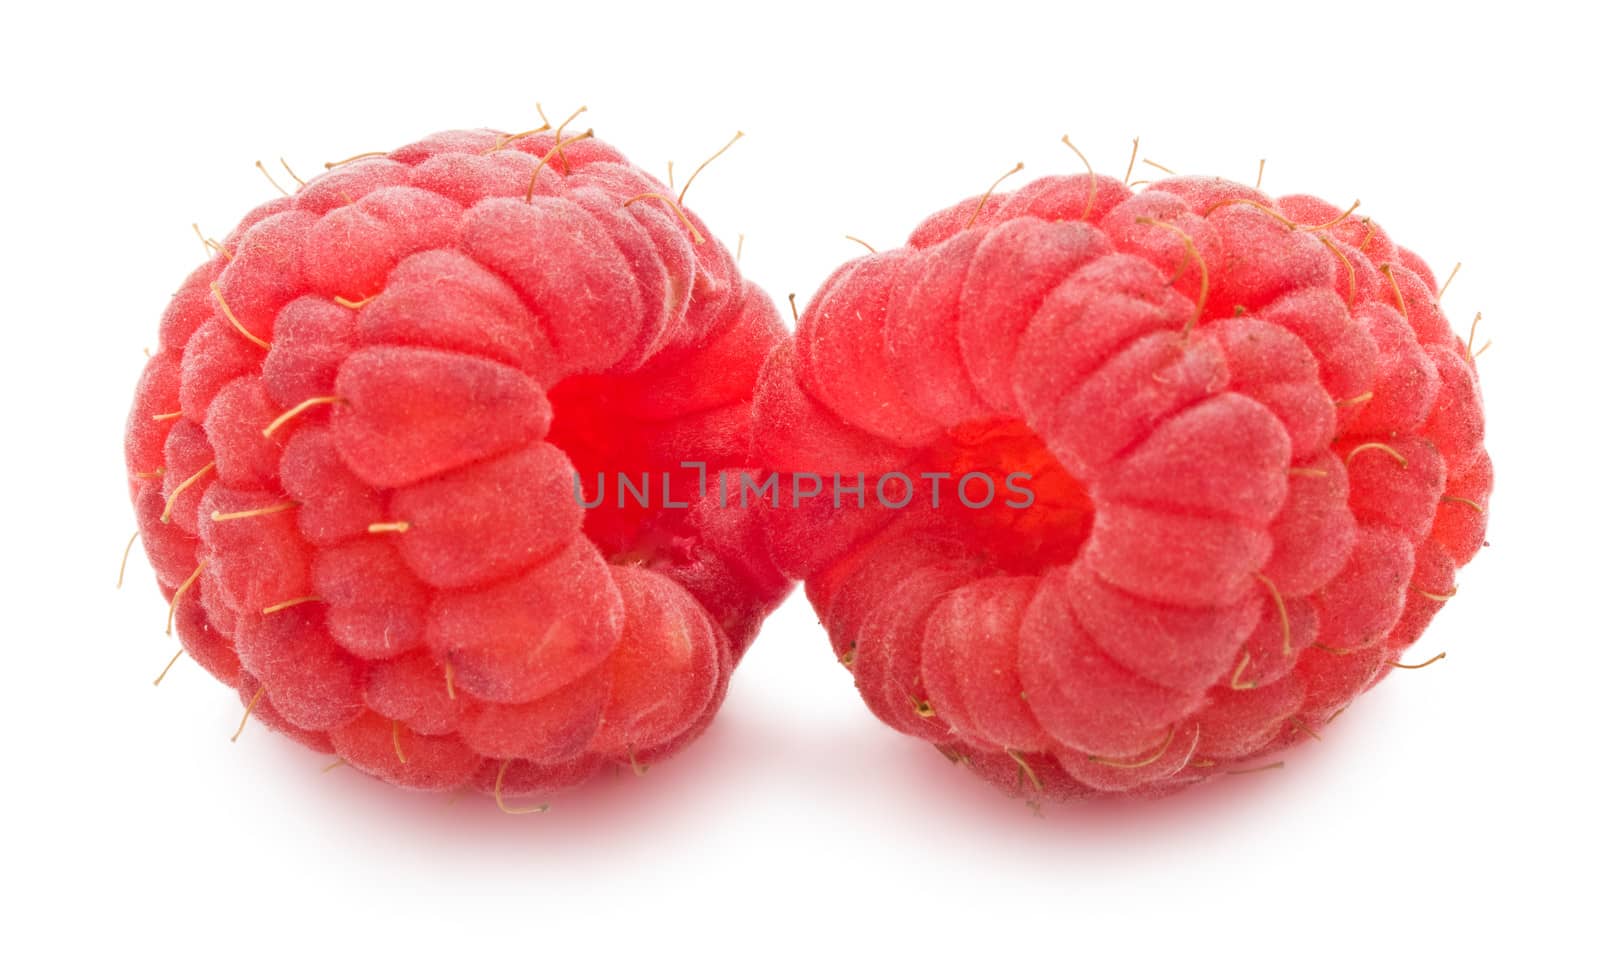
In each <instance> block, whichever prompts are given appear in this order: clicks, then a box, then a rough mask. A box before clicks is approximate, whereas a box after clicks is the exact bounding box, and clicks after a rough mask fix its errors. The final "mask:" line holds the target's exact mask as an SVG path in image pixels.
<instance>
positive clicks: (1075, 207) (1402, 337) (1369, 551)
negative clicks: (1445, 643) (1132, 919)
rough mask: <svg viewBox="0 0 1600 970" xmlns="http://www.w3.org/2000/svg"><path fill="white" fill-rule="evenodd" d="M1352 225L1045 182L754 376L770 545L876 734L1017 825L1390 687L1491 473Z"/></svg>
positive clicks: (1230, 192)
mask: <svg viewBox="0 0 1600 970" xmlns="http://www.w3.org/2000/svg"><path fill="white" fill-rule="evenodd" d="M1353 208H1354V207H1352V210H1342V209H1341V208H1339V207H1336V206H1333V205H1330V204H1329V203H1326V202H1324V201H1321V200H1319V199H1315V198H1312V197H1310V196H1287V197H1284V198H1280V199H1272V198H1269V197H1268V196H1266V195H1264V194H1262V193H1261V192H1259V191H1258V190H1256V189H1252V188H1249V187H1247V186H1244V185H1239V184H1235V183H1232V182H1228V181H1225V180H1222V179H1212V178H1181V177H1174V178H1170V179H1166V180H1163V181H1159V182H1156V183H1154V184H1152V185H1150V186H1149V187H1148V188H1146V189H1144V190H1143V191H1140V192H1137V193H1136V192H1134V191H1132V190H1131V189H1130V188H1129V187H1128V186H1126V185H1124V184H1123V183H1122V182H1119V181H1115V180H1112V179H1108V178H1103V177H1097V176H1095V175H1092V174H1089V175H1082V176H1074V177H1049V178H1042V179H1039V180H1037V181H1035V182H1033V183H1031V184H1029V185H1027V186H1025V187H1024V188H1022V189H1020V190H1018V191H1016V192H1014V193H1011V194H1009V195H1007V194H999V193H996V194H986V195H985V196H983V197H980V198H976V199H968V200H966V201H964V202H962V203H960V204H958V205H956V206H953V207H951V208H948V209H945V210H943V211H941V212H939V213H936V214H935V215H933V216H931V217H930V218H928V219H927V220H926V221H925V222H923V224H922V225H921V226H919V227H918V228H917V229H916V230H915V231H914V232H913V233H912V234H911V237H910V242H909V244H908V245H907V246H905V247H903V248H899V249H894V250H890V251H885V252H877V253H874V254H872V255H868V256H864V257H862V258H860V259H857V260H854V261H853V262H850V263H848V264H846V265H845V266H843V267H841V268H840V269H839V270H838V271H837V272H835V273H834V275H833V276H832V278H830V279H829V280H828V281H827V282H826V283H825V284H824V285H823V286H822V288H821V290H820V291H819V292H818V294H817V295H816V297H815V298H814V299H813V300H812V302H811V303H810V305H809V306H808V307H807V309H806V312H805V314H804V315H803V317H802V318H801V320H800V323H799V328H798V331H797V333H796V336H795V339H794V341H793V342H792V343H791V344H786V345H784V346H781V347H779V348H778V349H777V350H775V351H774V352H773V354H772V356H771V357H770V358H769V359H768V361H767V364H766V368H765V371H764V373H763V375H762V382H761V387H760V389H759V390H758V393H757V399H756V410H757V418H756V421H757V427H758V430H759V433H758V435H757V439H756V440H757V448H758V462H757V463H758V464H760V465H761V466H763V467H766V468H771V469H776V470H778V471H780V472H781V473H783V475H782V478H783V481H784V485H783V488H784V491H783V493H782V498H783V499H784V501H783V502H782V503H781V504H782V508H781V509H776V510H774V509H766V510H764V512H763V520H762V521H763V527H764V530H765V533H766V535H767V537H768V541H769V545H770V548H771V550H772V553H773V556H774V558H775V560H776V562H777V563H778V564H779V567H780V568H781V569H782V570H783V571H784V572H785V573H786V574H788V575H791V576H794V577H796V578H799V579H803V580H804V581H805V588H806V593H807V595H808V597H809V598H810V600H811V602H812V604H813V605H814V607H815V608H816V611H817V614H818V616H819V617H820V618H821V619H822V621H823V623H824V625H825V626H826V628H827V630H828V634H829V637H830V639H831V641H832V644H833V647H834V650H835V653H836V655H837V656H838V657H839V659H840V660H841V662H843V663H844V665H845V666H847V667H849V668H850V669H851V671H852V673H853V675H854V678H855V682H856V686H857V687H858V689H859V690H860V692H861V695H862V697H863V699H864V700H865V701H866V703H867V706H868V707H869V708H870V709H871V710H872V711H873V713H874V714H876V715H877V716H878V717H879V718H880V719H882V720H883V721H884V722H886V723H887V724H889V725H890V726H892V727H894V728H896V729H898V730H900V731H902V732H904V733H907V734H910V735H913V736H915V737H920V738H924V739H926V740H928V741H931V742H933V743H934V744H935V745H937V746H938V747H939V749H940V750H941V751H942V752H944V753H945V754H946V755H947V756H948V757H949V758H950V759H951V760H952V761H957V762H962V763H966V764H968V765H970V766H971V767H972V768H973V769H974V770H975V771H976V772H977V773H978V774H979V775H980V776H982V777H984V778H986V779H988V780H990V781H991V782H993V783H994V784H996V785H998V786H999V787H1001V788H1002V789H1005V790H1006V791H1008V792H1011V793H1013V794H1017V795H1022V796H1027V797H1030V798H1031V797H1038V796H1041V795H1042V796H1049V797H1056V798H1074V797H1081V796H1089V795H1094V794H1098V793H1105V792H1138V793H1144V794H1164V793H1167V792H1172V791H1177V790H1179V789H1181V788H1183V787H1185V786H1186V785H1187V784H1188V783H1191V782H1197V781H1202V780H1205V779H1208V778H1211V777H1214V776H1217V775H1220V774H1223V773H1227V772H1230V771H1239V770H1246V769H1247V768H1249V767H1251V766H1256V765H1258V764H1259V760H1260V759H1261V758H1263V757H1265V756H1268V755H1271V754H1273V753H1275V752H1277V751H1279V750H1281V749H1283V748H1286V747H1288V746H1290V745H1292V744H1295V743H1297V742H1299V741H1302V740H1304V739H1305V738H1306V737H1314V736H1316V732H1318V731H1320V730H1321V728H1323V727H1324V726H1325V725H1326V724H1327V723H1328V722H1329V721H1330V720H1332V719H1333V718H1334V717H1335V716H1336V715H1337V714H1339V713H1340V712H1341V711H1342V710H1343V709H1344V708H1345V707H1346V706H1347V705H1348V704H1349V703H1350V702H1351V700H1352V699H1353V698H1354V697H1355V696H1356V695H1357V694H1359V693H1361V692H1362V691H1364V690H1366V689H1367V688H1369V687H1371V686H1372V685H1373V684H1374V683H1376V682H1377V681H1378V680H1380V679H1382V677H1383V676H1384V675H1385V674H1386V673H1387V672H1388V671H1389V670H1390V669H1392V668H1393V667H1394V666H1396V665H1397V664H1398V659H1399V657H1400V655H1401V653H1402V652H1403V651H1404V650H1405V648H1406V647H1408V646H1409V645H1411V644H1412V643H1413V642H1415V641H1416V640H1417V639H1418V638H1419V637H1420V636H1421V634H1422V632H1423V629H1424V628H1425V627H1426V626H1427V623H1428V621H1429V619H1431V617H1432V616H1433V614H1434V613H1435V612H1436V611H1437V610H1438V609H1439V608H1440V606H1441V605H1442V603H1443V601H1444V600H1445V599H1447V598H1448V597H1449V596H1451V595H1453V593H1454V591H1455V578H1454V577H1455V573H1456V571H1457V570H1458V569H1460V568H1461V567H1462V566H1464V565H1465V564H1466V563H1467V561H1468V560H1470V559H1471V558H1472V556H1473V555H1474V554H1475V553H1476V552H1477V550H1478V548H1479V546H1481V545H1482V542H1483V534H1484V525H1485V516H1486V510H1487V505H1488V495H1489V489H1490V483H1491V477H1492V476H1491V471H1490V464H1489V458H1488V455H1487V454H1486V452H1485V451H1484V447H1483V414H1482V405H1481V399H1480V397H1479V389H1478V378H1477V372H1476V368H1475V366H1474V364H1473V358H1472V354H1471V353H1470V351H1469V349H1468V348H1467V347H1466V346H1465V345H1464V344H1463V343H1462V342H1461V341H1460V340H1459V339H1457V338H1456V337H1455V336H1453V335H1452V333H1451V331H1450V328H1449V324H1448V322H1447V321H1446V320H1445V318H1444V315H1443V314H1442V313H1441V311H1440V309H1439V307H1438V301H1437V297H1436V293H1435V284H1434V281H1433V277H1432V275H1431V273H1430V272H1429V271H1428V269H1427V267H1426V266H1425V265H1424V264H1423V263H1422V261H1421V260H1420V259H1418V258H1417V257H1416V256H1415V255H1413V254H1412V253H1410V252H1408V251H1406V250H1404V249H1401V248H1398V247H1397V246H1395V245H1394V243H1392V242H1391V241H1390V239H1389V237H1388V236H1387V235H1386V234H1385V233H1384V232H1383V231H1382V230H1381V229H1380V228H1378V227H1377V226H1376V225H1375V224H1374V223H1372V222H1371V221H1369V220H1368V219H1365V218H1361V217H1359V216H1356V215H1354V213H1353ZM1015 473H1021V474H1022V475H1025V476H1026V477H1025V478H1022V479H1019V481H1020V482H1023V483H1026V489H1027V492H1028V498H1027V499H1018V500H1017V501H1015V502H1012V501H1007V502H1000V501H994V500H990V501H988V502H985V501H982V499H984V498H985V497H987V496H992V495H993V494H994V493H993V489H994V488H995V486H996V484H997V483H999V482H1002V481H1010V479H1008V476H1010V475H1012V474H1015ZM819 474H820V475H821V476H823V477H829V476H834V475H837V476H839V477H838V478H835V479H834V481H833V484H834V486H835V488H836V489H837V488H838V486H839V484H840V483H841V481H842V483H843V484H844V485H845V486H846V487H847V489H853V488H855V486H857V485H858V484H863V483H864V487H863V489H862V491H849V490H847V491H845V492H842V493H841V492H838V491H837V490H836V491H835V492H834V494H833V495H832V496H831V498H832V499H833V501H829V500H828V499H829V498H830V496H828V495H827V493H826V490H824V497H823V498H822V500H820V501H811V502H810V503H809V504H808V503H806V502H804V501H801V499H802V497H803V496H804V495H808V494H811V493H812V489H811V488H810V487H808V480H807V478H806V476H808V475H819ZM874 482H875V483H876V485H875V484H874ZM884 482H892V483H893V484H892V486H891V489H890V492H891V494H890V495H889V498H888V500H885V499H884V498H883V492H882V491H879V490H881V489H882V488H883V483H884ZM907 486H911V492H912V493H913V494H911V496H910V501H903V496H904V495H905V494H906V493H907V491H908V489H907ZM941 486H942V488H943V493H942V495H941V494H940V493H939V492H938V489H939V488H940V487H941ZM862 492H864V493H865V496H866V497H867V498H868V499H869V500H866V501H863V500H862V498H861V497H860V496H861V495H862ZM897 503H898V505H897Z"/></svg>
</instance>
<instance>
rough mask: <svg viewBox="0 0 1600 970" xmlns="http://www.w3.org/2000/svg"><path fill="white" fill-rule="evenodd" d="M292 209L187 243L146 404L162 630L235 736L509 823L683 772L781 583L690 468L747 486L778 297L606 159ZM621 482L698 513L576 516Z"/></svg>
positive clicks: (369, 176) (138, 502) (476, 165)
mask: <svg viewBox="0 0 1600 970" xmlns="http://www.w3.org/2000/svg"><path fill="white" fill-rule="evenodd" d="M289 174H290V175H293V173H292V172H291V173H289ZM295 182H296V183H297V184H295V185H291V188H293V189H294V191H292V192H289V191H285V192H284V193H283V195H282V197H279V198H276V199H274V200H273V201H271V202H268V203H267V204H265V205H262V206H260V207H259V208H257V209H255V210H254V211H252V212H251V213H249V214H248V215H247V216H245V218H244V219H243V221H242V222H241V223H240V224H239V226H238V227H237V228H236V229H235V230H234V231H233V232H231V233H229V234H228V235H227V236H225V237H224V238H222V239H220V240H215V239H204V240H203V241H204V242H205V245H206V247H207V254H208V258H207V259H206V261H205V263H204V264H202V265H201V266H200V267H199V268H198V269H196V270H195V271H194V272H193V273H192V274H191V275H190V276H189V277H188V279H187V280H185V281H184V283H183V285H182V286H181V287H180V288H179V290H178V292H177V294H176V295H175V296H174V297H173V299H172V301H171V304H170V305H169V306H168V307H167V309H166V312H165V314H164V315H163V316H162V318H161V322H160V343H159V346H158V347H157V348H156V350H155V352H154V353H152V354H151V357H150V360H149V363H148V364H147V366H146V367H145V370H144V374H143V377H142V378H141V380H140V381H139V384H138V387H137V390H136V392H135V394H134V401H133V407H132V409H131V412H130V415H129V418H128V424H127V435H126V464H127V471H128V476H129V477H128V484H129V493H130V495H131V497H132V501H133V507H134V511H135V514H136V517H137V520H138V526H139V538H140V539H141V540H142V546H143V549H144V550H145V553H146V554H147V556H148V557H149V560H150V563H151V565H152V566H153V567H154V571H155V575H156V579H157V582H158V584H159V586H160V589H161V591H162V593H163V594H164V595H165V596H166V598H167V599H168V600H169V601H170V603H171V609H170V624H169V632H172V631H173V630H175V631H176V634H177V636H178V638H179V639H180V640H181V642H182V647H183V651H184V652H186V653H187V654H188V655H189V656H191V657H192V658H193V659H194V660H195V661H196V662H197V663H198V664H199V665H200V666H201V667H203V668H204V669H205V670H206V671H207V672H209V673H210V674H211V675H212V676H213V677H215V678H216V679H217V680H219V681H221V682H222V683H223V684H225V685H227V686H228V687H229V688H231V689H232V690H234V691H236V692H237V693H238V695H239V698H240V702H241V704H242V705H243V706H244V708H245V710H246V714H245V717H246V719H247V720H249V721H251V722H259V723H262V724H265V725H266V726H268V727H270V728H272V729H274V730H276V731H277V732H280V733H282V734H285V735H288V736H289V737H291V738H293V739H295V740H296V741H298V742H300V743H301V744H303V745H305V746H307V747H309V748H313V749H315V750H317V751H322V752H327V753H328V754H330V755H336V756H337V757H338V758H339V759H342V761H343V762H344V763H347V764H348V765H350V766H352V767H353V768H355V769H356V770H358V771H361V772H364V773H366V774H369V775H372V776H375V777H377V778H381V779H383V780H385V781H388V782H391V783H393V784H395V785H398V786H401V787H405V788H412V789H424V790H454V789H462V788H467V789H477V790H479V791H482V792H485V793H489V794H492V795H494V796H495V797H496V799H497V800H500V803H501V805H502V806H503V807H504V806H505V805H506V802H505V801H504V799H505V798H508V797H513V796H522V795H529V794H535V793H545V792H550V791H554V790H556V789H559V788H562V787H565V786H568V785H572V784H575V783H577V782H580V781H582V780H583V779H585V778H587V777H589V776H590V775H592V774H594V773H595V772H596V771H598V770H599V769H601V768H602V767H606V766H622V767H624V768H627V767H632V768H634V769H635V770H638V771H641V772H642V771H643V770H644V768H646V767H647V766H649V765H651V764H653V763H655V762H657V761H659V760H661V759H662V758H665V757H667V756H668V755H670V754H672V753H673V752H675V751H677V750H679V749H681V748H682V747H683V746H684V745H686V744H688V743H689V742H690V741H692V740H693V739H694V738H695V737H696V736H697V735H698V734H699V733H700V732H701V731H703V730H704V729H705V727H706V725H707V724H708V723H709V722H710V720H711V718H712V716H713V715H714V714H715V713H716V711H717V709H718V707H719V705H720V704H721V702H722V699H723V697H724V695H725V693H726V691H727V689H728V681H729V676H730V675H731V673H732V671H733V668H734V666H735V665H736V664H737V663H738V662H739V660H740V658H741V657H742V656H743V654H744V652H745V650H746V649H747V648H748V646H749V645H750V642H751V640H752V639H753V638H754V636H755V633H756V630H757V628H758V627H759V626H760V624H761V621H762V619H763V618H764V617H765V615H766V614H767V613H768V612H769V611H770V610H771V609H772V608H773V607H774V606H775V605H776V604H777V602H778V601H780V600H781V599H782V598H783V596H784V594H785V593H786V592H787V591H788V589H789V586H790V581H789V580H787V579H786V578H784V577H783V576H782V575H781V574H780V573H779V572H778V571H777V570H776V569H775V567H774V566H773V565H772V564H771V562H770V561H769V560H768V559H767V558H766V557H765V553H764V551H763V548H762V546H761V544H760V543H759V542H756V541H751V540H752V537H755V536H757V535H758V529H759V523H757V522H756V521H755V520H754V518H753V513H751V512H749V511H746V510H743V509H739V508H723V507H720V506H719V505H718V503H717V502H716V501H715V497H714V496H711V497H709V498H707V497H706V496H704V495H695V494H694V493H693V491H692V489H691V488H689V487H686V486H687V485H688V484H689V483H692V481H693V477H694V476H693V475H692V474H689V473H685V472H684V471H683V469H682V468H681V467H680V466H681V463H682V462H685V461H688V462H696V463H701V466H702V468H703V469H705V470H709V471H710V472H713V473H715V472H721V471H726V470H737V469H741V468H743V467H745V466H746V465H747V464H748V462H749V459H750V456H749V453H748V452H749V438H750V422H751V416H752V399H753V395H754V390H755V382H756V378H757V376H758V373H759V369H760V367H761V365H762V362H763V361H764V360H765V359H766V357H767V356H768V355H769V352H770V351H771V349H772V348H773V347H774V346H776V345H777V344H778V343H779V341H780V340H781V339H783V338H784V337H785V331H784V327H783V325H782V323H781V321H780V320H779V318H778V315H777V311H776V309H775V308H774V306H773V303H772V301H771V300H770V299H769V298H768V297H767V296H766V294H765V293H763V292H762V291H761V290H760V289H758V288H756V287H755V286H753V285H751V284H750V283H748V282H746V281H745V280H744V279H743V278H742V277H741V276H740V274H739V271H738V269H737V267H736V264H735V260H734V257H733V255H732V254H730V253H729V252H728V250H727V249H726V248H724V247H723V246H722V244H721V243H719V242H718V241H717V240H716V239H715V238H714V237H713V235H712V234H711V232H710V231H709V230H708V229H707V228H706V227H705V225H704V224H703V223H702V222H701V221H700V220H699V219H698V218H697V217H696V216H695V215H694V214H693V213H692V212H690V211H689V210H688V209H687V208H685V207H684V205H683V194H682V192H675V191H674V190H672V189H669V188H668V187H667V186H666V185H664V184H662V183H661V182H660V181H658V180H657V179H656V178H654V177H652V176H651V175H648V174H646V173H645V172H644V171H642V170H641V169H639V168H637V167H635V166H634V165H632V164H630V163H629V162H628V161H627V160H626V159H625V158H624V157H623V156H622V155H621V154H620V153H619V152H618V151H617V150H615V149H614V148H612V147H610V146H609V145H607V144H605V143H604V142H602V141H600V140H599V139H597V138H595V137H593V133H592V131H585V132H583V133H581V134H580V133H565V134H564V133H563V131H562V129H559V128H558V129H556V130H553V131H552V130H550V126H548V125H546V126H545V127H544V128H541V129H539V130H537V131H533V132H523V133H518V134H507V133H503V132H498V131H491V130H481V129H480V130H462V131H446V132H442V133H439V134H435V135H431V136H429V137H427V138H424V139H422V140H420V141H417V142H414V143H412V144H409V145H406V146H405V147H403V148H399V149H396V150H394V151H391V152H386V153H371V154H367V155H362V156H357V157H356V158H353V159H349V160H346V161H344V162H339V163H330V164H329V165H328V166H327V169H326V171H325V172H323V173H322V174H319V175H318V176H317V177H316V178H313V179H311V180H309V181H305V182H301V181H300V180H299V179H298V177H297V176H296V177H295ZM684 189H685V190H686V189H687V185H686V186H684ZM618 471H631V472H635V473H636V474H656V475H661V474H668V473H671V474H673V475H674V476H675V477H677V478H679V479H681V480H682V482H683V483H685V484H684V485H679V483H678V482H674V486H675V487H677V488H678V489H679V492H678V494H679V497H680V498H681V497H687V501H680V502H676V503H673V504H672V505H671V506H667V505H665V504H663V503H661V502H656V503H654V504H652V505H649V506H639V505H635V506H631V507H627V508H620V507H615V506H606V505H598V506H596V507H594V508H586V505H587V504H588V503H585V502H583V501H582V499H583V497H584V495H586V494H592V493H593V491H594V490H595V489H596V488H597V487H598V486H599V484H600V480H601V478H602V476H605V475H609V474H613V473H615V472H618Z"/></svg>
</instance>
